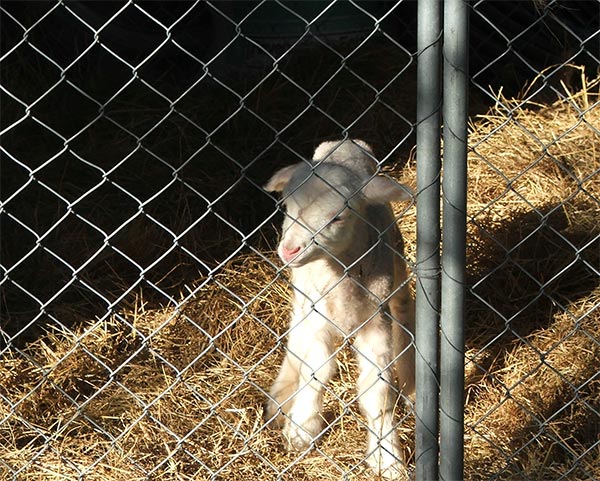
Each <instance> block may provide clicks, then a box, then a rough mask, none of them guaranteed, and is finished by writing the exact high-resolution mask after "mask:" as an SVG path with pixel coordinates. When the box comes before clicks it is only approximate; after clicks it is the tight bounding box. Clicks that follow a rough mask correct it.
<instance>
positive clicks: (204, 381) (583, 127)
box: [0, 79, 600, 481]
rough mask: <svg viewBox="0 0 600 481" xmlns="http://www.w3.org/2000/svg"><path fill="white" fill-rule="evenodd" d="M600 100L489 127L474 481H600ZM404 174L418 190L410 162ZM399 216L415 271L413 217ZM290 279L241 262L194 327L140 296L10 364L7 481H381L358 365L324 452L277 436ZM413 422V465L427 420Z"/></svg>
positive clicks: (406, 438)
mask: <svg viewBox="0 0 600 481" xmlns="http://www.w3.org/2000/svg"><path fill="white" fill-rule="evenodd" d="M598 86H599V79H596V80H595V81H586V80H585V79H583V83H582V87H581V89H580V90H579V91H577V92H572V93H569V92H567V93H568V99H566V100H564V99H563V100H560V101H556V102H555V103H553V104H548V105H535V104H532V103H528V102H519V101H516V100H512V99H506V98H502V96H501V95H499V98H498V103H497V104H496V106H495V107H493V108H491V109H490V110H489V111H488V113H487V114H486V115H483V116H480V117H477V118H474V119H473V122H472V125H471V134H470V145H471V149H470V153H469V210H468V218H469V226H468V266H467V272H468V278H469V294H468V300H467V312H468V318H467V339H466V344H467V365H466V372H467V380H466V381H467V384H466V385H467V392H466V411H465V415H466V423H467V428H466V438H465V439H466V446H465V451H466V453H465V456H466V458H465V470H466V478H467V479H471V480H479V479H488V478H489V477H492V476H496V477H495V478H494V479H515V480H516V479H539V480H543V479H556V478H559V477H560V476H561V475H564V476H565V478H564V479H570V480H588V479H591V478H593V477H596V478H600V448H599V446H598V444H597V440H598V436H599V433H600V421H599V416H598V412H599V411H600V386H599V383H600V374H599V372H598V366H600V307H599V306H600V286H599V283H598V267H599V265H600V261H599V252H600V246H599V244H598V235H599V234H600V225H599V223H600V134H599V131H598V129H599V128H600V108H598V100H599V99H598ZM524 97H526V93H525V95H524ZM390 173H391V174H392V175H395V176H397V178H399V179H400V180H402V181H404V182H407V183H409V184H412V185H414V183H415V180H414V176H415V175H414V174H415V173H414V165H413V164H412V163H410V162H409V164H408V165H407V168H405V169H404V170H403V171H402V172H399V171H398V172H397V171H395V170H394V169H391V170H390ZM395 207H396V208H397V212H398V213H403V215H402V218H401V220H400V223H401V228H402V230H403V232H404V234H405V237H406V240H407V255H408V257H409V259H414V240H415V225H414V224H415V210H414V207H411V208H410V209H409V210H408V211H406V212H404V208H405V206H403V205H398V206H395ZM277 265H278V263H277V260H276V258H275V255H274V254H273V253H269V252H268V253H265V254H264V255H259V254H256V253H254V254H244V255H240V256H238V257H236V258H234V259H233V260H231V261H229V262H228V263H227V264H226V266H225V267H224V268H222V269H220V270H219V271H218V272H217V273H216V275H215V276H214V277H211V278H208V277H207V278H201V279H198V281H197V283H196V285H195V286H193V287H192V288H191V289H192V292H193V295H189V293H184V294H182V300H184V301H183V302H182V304H181V305H180V307H179V308H178V309H174V308H172V307H164V308H156V307H148V306H147V305H146V303H145V301H144V299H143V297H140V298H139V299H138V301H137V302H135V303H133V304H132V306H131V308H130V309H129V310H125V311H122V312H115V313H113V314H112V315H111V316H109V317H105V318H103V319H102V320H99V321H89V322H82V323H80V324H79V326H77V327H73V328H72V329H70V330H66V331H60V330H49V331H48V332H47V333H46V334H45V335H43V336H41V337H39V338H38V339H36V340H35V341H32V342H30V343H29V344H28V345H25V346H23V347H22V348H21V352H20V353H16V352H13V353H12V354H8V355H7V356H6V357H5V358H4V359H3V360H2V365H1V366H0V379H1V382H0V393H1V394H2V396H3V398H4V399H5V400H6V401H8V402H6V401H4V402H2V403H0V418H2V419H8V420H6V421H4V422H3V424H2V426H1V428H0V446H1V447H0V450H1V455H0V458H1V459H2V463H0V478H3V477H4V474H7V473H9V472H10V471H8V470H7V468H6V466H7V465H8V466H10V467H11V468H12V470H18V469H21V468H22V471H20V472H19V474H18V479H22V480H24V481H30V480H42V479H43V480H66V479H78V478H80V477H84V478H85V479H86V480H88V481H92V480H125V479H127V480H129V481H134V480H137V479H146V477H147V476H148V474H150V478H151V479H155V480H175V479H177V480H192V479H193V480H203V479H210V477H211V473H214V474H216V477H217V479H224V480H244V481H252V480H257V481H258V480H261V481H262V480H266V479H275V478H276V477H277V476H279V477H280V479H284V480H290V481H291V480H294V481H300V480H317V479H318V480H339V479H356V480H361V479H372V477H371V474H370V472H369V471H368V469H367V468H366V466H365V465H364V464H363V462H362V457H363V450H364V447H365V439H366V437H365V434H366V433H365V429H366V428H365V426H364V421H363V420H362V418H361V416H360V414H359V411H358V408H357V406H356V405H355V403H354V402H353V400H354V396H355V393H354V390H353V385H354V379H355V374H356V372H355V371H356V366H355V364H354V361H353V358H352V353H351V350H350V349H349V348H348V347H346V346H341V347H340V355H339V357H338V366H339V374H338V375H337V376H336V378H335V379H334V381H333V382H332V383H331V385H330V386H328V387H327V389H326V415H327V418H328V421H330V422H331V423H332V427H331V428H330V429H329V430H328V432H327V434H326V436H325V437H324V439H323V441H322V442H321V443H320V444H319V445H318V447H317V448H316V449H315V450H313V451H311V452H308V453H301V454H289V453H287V452H286V451H285V449H283V440H282V438H281V435H280V434H279V433H278V432H277V431H273V430H270V429H268V428H266V427H265V426H264V424H263V421H262V403H263V400H264V395H265V390H266V389H268V387H269V385H270V383H271V382H272V380H273V378H274V376H275V374H276V369H277V365H278V363H279V362H280V359H281V355H282V352H283V351H282V350H283V348H282V346H283V342H284V339H285V330H286V323H287V317H288V314H287V306H288V305H289V301H290V288H289V285H288V282H287V280H286V277H285V274H283V273H279V271H278V269H277ZM184 296H185V297H184ZM11 405H12V406H13V407H12V408H11V407H10V406H11ZM398 411H399V414H398V417H399V428H398V430H399V434H400V436H401V439H402V441H403V443H404V445H405V455H406V458H407V459H408V461H409V463H411V464H412V463H413V462H414V459H413V450H414V445H413V440H412V437H413V428H414V420H413V418H412V415H410V414H407V413H406V412H405V411H404V410H403V409H401V408H399V409H398ZM575 460H576V461H577V462H575ZM3 471H4V474H3ZM566 473H568V474H566Z"/></svg>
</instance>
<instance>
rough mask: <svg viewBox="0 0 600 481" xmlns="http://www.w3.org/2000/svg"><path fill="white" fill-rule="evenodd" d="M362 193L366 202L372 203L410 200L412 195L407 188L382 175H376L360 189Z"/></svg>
mask: <svg viewBox="0 0 600 481" xmlns="http://www.w3.org/2000/svg"><path fill="white" fill-rule="evenodd" d="M362 193H363V195H364V196H365V197H366V198H367V200H369V201H370V202H374V203H385V202H399V201H402V200H410V199H411V198H412V195H413V193H412V190H411V189H410V188H409V187H407V186H405V185H404V184H400V183H398V182H396V181H395V180H394V179H391V178H389V177H384V176H383V175H376V176H375V177H373V178H372V179H371V180H370V181H369V182H367V184H366V185H365V186H364V187H363V188H362Z"/></svg>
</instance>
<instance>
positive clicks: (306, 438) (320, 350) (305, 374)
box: [284, 312, 335, 450]
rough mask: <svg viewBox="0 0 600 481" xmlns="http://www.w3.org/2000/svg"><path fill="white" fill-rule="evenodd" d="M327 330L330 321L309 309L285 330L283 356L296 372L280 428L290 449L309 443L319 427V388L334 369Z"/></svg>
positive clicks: (321, 395) (307, 445)
mask: <svg viewBox="0 0 600 481" xmlns="http://www.w3.org/2000/svg"><path fill="white" fill-rule="evenodd" d="M330 330H331V325H330V321H328V320H327V319H326V318H324V317H323V316H321V315H320V314H318V313H316V312H312V313H311V314H309V315H308V316H307V318H306V319H304V320H302V321H300V322H298V323H297V324H296V325H295V326H294V327H293V328H292V329H291V331H290V334H289V340H288V353H287V357H288V359H290V360H292V359H295V362H296V363H297V367H298V373H299V379H298V385H297V390H296V392H295V394H293V399H292V402H291V407H290V409H289V412H288V413H287V414H288V419H287V422H286V426H285V428H284V434H285V436H286V437H287V439H288V441H289V443H290V447H291V448H293V449H297V450H303V449H306V448H308V447H310V445H311V444H312V443H314V442H315V441H316V439H317V438H318V437H319V436H320V434H321V433H322V430H323V416H322V414H321V411H322V405H323V388H324V386H325V384H327V382H328V381H329V380H330V379H331V377H332V375H333V373H334V370H335V362H334V354H333V339H332V335H331V332H330Z"/></svg>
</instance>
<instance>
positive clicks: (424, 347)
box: [415, 0, 441, 481]
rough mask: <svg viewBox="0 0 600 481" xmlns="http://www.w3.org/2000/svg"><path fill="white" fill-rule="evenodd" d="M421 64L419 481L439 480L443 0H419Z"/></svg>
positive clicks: (419, 132) (418, 335)
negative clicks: (441, 55) (441, 58)
mask: <svg viewBox="0 0 600 481" xmlns="http://www.w3.org/2000/svg"><path fill="white" fill-rule="evenodd" d="M417 15H418V34H417V37H418V38H417V48H418V66H417V92H418V93H417V190H418V197H417V265H416V273H417V286H416V318H417V322H416V328H415V338H416V340H415V343H416V385H417V393H416V407H415V417H416V432H415V451H416V454H415V476H416V479H417V481H429V480H433V479H437V478H438V388H439V374H438V369H439V366H438V345H439V342H438V338H439V329H438V328H439V300H440V277H439V270H440V266H439V261H440V254H439V249H440V110H441V92H440V54H441V2H440V0H419V4H418V13H417Z"/></svg>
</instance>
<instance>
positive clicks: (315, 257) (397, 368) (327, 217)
mask: <svg viewBox="0 0 600 481" xmlns="http://www.w3.org/2000/svg"><path fill="white" fill-rule="evenodd" d="M375 167H376V162H375V161H374V160H373V153H372V150H371V148H370V147H369V145H367V144H366V143H364V142H363V141H360V140H346V141H343V142H324V143H322V144H321V145H319V146H318V147H317V149H316V151H315V154H314V157H313V160H312V162H300V163H297V164H294V165H291V166H288V167H284V168H282V169H281V170H279V171H277V172H276V173H275V174H274V175H273V176H272V177H271V179H270V180H269V181H268V182H267V184H266V185H265V186H264V188H265V190H266V191H268V192H281V193H282V204H283V206H284V207H285V209H286V214H285V219H284V222H283V227H282V235H281V240H280V242H279V245H278V248H277V252H278V255H279V257H280V258H281V260H282V261H283V262H284V263H285V265H286V266H287V267H288V268H289V269H290V270H291V283H292V286H293V289H294V300H293V306H292V315H291V321H290V328H289V331H288V332H289V334H288V340H287V349H286V354H285V358H284V360H283V363H282V365H281V368H280V371H279V374H278V376H277V378H276V380H275V382H274V383H273V386H272V387H271V390H270V393H269V396H268V400H267V403H266V406H265V418H266V419H267V421H268V422H270V423H272V424H274V425H276V426H279V427H282V428H283V432H284V435H285V437H286V438H287V440H288V442H289V448H291V449H295V450H306V449H309V448H310V447H311V446H312V445H313V443H315V442H316V441H317V440H318V439H319V437H320V436H322V435H323V432H324V430H323V422H322V419H323V416H322V401H323V388H324V386H325V384H326V383H327V382H328V381H329V380H330V379H331V377H332V376H333V374H334V370H335V360H334V358H335V349H334V344H335V342H336V340H339V339H340V338H341V339H343V340H346V339H348V338H350V337H354V343H353V350H354V351H355V353H356V356H357V359H358V364H359V368H360V374H359V378H358V381H357V388H358V389H357V390H358V393H357V394H358V396H357V397H358V400H359V405H360V408H361V412H362V413H363V415H364V416H365V418H366V420H367V423H368V431H369V434H368V438H369V439H368V448H367V454H366V459H367V462H368V464H369V465H370V466H371V468H372V469H373V470H374V471H375V473H376V474H378V475H380V476H382V477H384V478H386V479H395V478H397V477H398V476H399V475H400V473H401V472H402V469H401V466H402V463H403V461H402V455H401V449H400V445H399V440H398V437H397V435H396V432H395V429H394V421H393V412H394V407H395V404H396V400H397V398H398V394H399V393H400V392H401V393H402V394H403V395H404V396H408V395H411V394H412V392H413V390H414V349H413V347H412V346H413V344H414V343H412V342H411V341H412V339H413V334H412V333H413V332H414V305H413V301H412V299H411V296H410V294H409V293H408V288H407V286H406V282H407V272H406V270H407V269H406V264H405V262H404V261H403V259H402V253H403V241H402V237H401V235H400V231H399V230H398V228H397V226H396V224H395V218H394V216H393V213H392V211H391V208H390V206H389V202H390V201H401V200H408V199H410V198H411V195H410V191H409V189H408V188H406V187H405V186H402V185H401V184H399V183H397V182H396V181H394V180H392V179H390V178H388V177H385V176H381V175H376V170H375ZM394 381H395V383H394Z"/></svg>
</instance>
